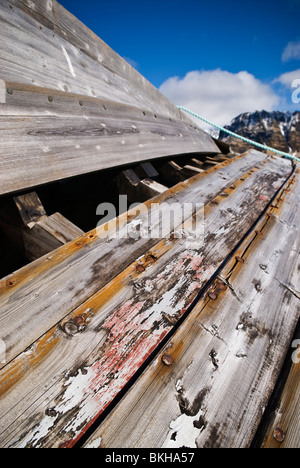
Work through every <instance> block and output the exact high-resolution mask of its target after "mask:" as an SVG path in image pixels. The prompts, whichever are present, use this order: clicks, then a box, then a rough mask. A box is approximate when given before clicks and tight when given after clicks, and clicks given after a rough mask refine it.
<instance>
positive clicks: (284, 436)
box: [261, 291, 300, 448]
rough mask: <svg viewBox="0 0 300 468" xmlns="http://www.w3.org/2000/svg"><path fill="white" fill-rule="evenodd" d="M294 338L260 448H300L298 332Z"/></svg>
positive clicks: (299, 345)
mask: <svg viewBox="0 0 300 468" xmlns="http://www.w3.org/2000/svg"><path fill="white" fill-rule="evenodd" d="M295 293H297V292H296V291H294V294H295ZM299 298H300V294H299ZM294 338H295V340H294V341H293V342H292V353H290V354H289V358H290V359H291V360H292V366H291V369H290V372H289V374H288V377H287V380H286V382H285V385H284V388H283V390H282V392H281V393H280V395H279V396H278V398H276V399H275V401H273V406H272V412H271V414H268V424H267V426H266V427H265V428H264V437H263V440H262V442H261V448H300V427H299V414H300V362H299V361H300V359H299V356H300V349H299V347H300V333H298V334H297V335H296V336H294ZM297 347H298V348H297Z"/></svg>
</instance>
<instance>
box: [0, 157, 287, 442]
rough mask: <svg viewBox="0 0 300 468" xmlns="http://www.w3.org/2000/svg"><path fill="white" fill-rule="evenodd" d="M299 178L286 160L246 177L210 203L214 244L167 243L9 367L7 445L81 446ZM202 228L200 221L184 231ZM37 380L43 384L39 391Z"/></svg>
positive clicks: (5, 379)
mask: <svg viewBox="0 0 300 468" xmlns="http://www.w3.org/2000/svg"><path fill="white" fill-rule="evenodd" d="M289 173H290V165H289V163H287V162H286V161H284V160H280V159H278V158H276V159H274V160H272V159H269V161H268V162H267V164H262V167H261V168H257V169H255V170H254V171H252V170H251V171H250V172H249V173H248V174H244V175H243V177H242V178H241V180H240V181H237V182H236V183H235V185H234V186H230V187H229V188H228V189H227V190H226V192H224V191H223V192H222V194H221V195H220V196H219V197H218V198H217V199H216V200H214V201H213V203H211V205H209V206H208V207H207V209H206V231H205V239H206V242H204V243H203V244H202V242H201V241H200V240H199V239H197V240H192V241H190V242H188V244H186V243H185V242H182V239H176V238H172V239H164V240H162V241H160V242H159V243H158V244H157V245H155V247H153V248H152V249H151V250H150V251H148V253H147V254H145V253H144V254H143V257H142V258H137V260H136V261H135V262H134V263H133V264H132V265H130V266H129V267H128V268H127V269H126V270H124V271H123V272H122V273H121V274H120V275H119V276H118V277H116V278H115V279H114V280H112V281H111V283H110V284H108V285H107V286H105V287H104V288H103V289H102V290H99V291H98V293H96V294H95V295H94V296H92V297H90V298H89V299H88V300H87V301H86V302H85V303H84V304H82V305H81V306H80V307H79V308H78V309H77V310H76V311H74V313H72V314H71V315H69V316H68V317H67V316H65V318H64V320H63V321H62V322H61V323H60V324H58V325H57V326H55V327H54V328H53V329H51V330H49V329H47V330H49V331H48V332H47V333H46V334H45V335H44V336H42V337H41V338H40V339H38V340H37V341H36V342H35V343H34V345H33V346H32V347H31V348H30V349H27V350H26V351H25V352H23V353H22V354H21V355H20V356H18V357H16V359H15V360H14V361H12V362H11V363H9V364H8V365H7V366H6V367H4V368H3V369H2V371H1V388H2V399H1V402H0V407H1V411H0V414H1V415H3V417H1V427H2V428H3V433H2V434H1V437H0V440H1V445H2V446H9V445H12V444H13V445H14V446H26V447H39V446H43V447H46V446H51V447H54V446H59V445H60V444H62V443H64V446H72V445H73V444H74V442H75V441H76V440H77V439H78V437H81V435H82V433H83V432H84V431H85V430H86V427H88V425H89V424H90V422H91V421H93V420H94V418H95V417H96V416H97V415H98V414H99V413H101V412H102V411H103V410H104V409H105V407H106V406H107V405H108V404H109V403H110V401H111V400H112V399H113V398H114V396H115V395H116V394H117V393H118V392H119V391H120V389H121V388H123V386H124V385H125V384H126V383H127V382H128V381H129V379H130V378H131V377H132V376H133V374H134V373H135V372H136V371H137V370H138V369H139V367H140V366H141V364H142V363H143V362H144V361H145V359H147V357H148V356H149V354H150V353H151V352H152V351H153V350H154V349H155V348H156V346H157V345H158V344H159V343H160V341H161V340H162V339H163V338H164V337H165V336H166V334H167V333H168V331H169V330H171V329H172V327H173V326H174V324H175V323H176V322H177V321H178V320H179V318H180V317H181V316H182V314H184V313H185V311H186V308H188V307H189V306H190V305H191V303H192V302H193V300H194V299H195V297H196V296H197V294H198V293H199V291H200V290H201V288H202V287H203V285H204V284H205V283H206V281H208V280H209V279H210V278H211V276H212V275H213V274H214V272H215V271H216V269H218V267H219V266H220V264H221V263H222V262H223V261H224V258H226V257H227V255H228V254H229V253H230V252H231V251H232V250H233V249H234V248H235V246H236V243H237V242H239V239H240V238H241V237H242V236H243V235H244V234H245V233H246V232H247V230H248V229H249V228H250V226H252V224H253V223H254V222H255V221H256V220H257V218H258V217H259V216H260V214H261V212H262V211H263V210H264V208H265V207H266V205H267V203H268V201H269V200H270V199H271V198H272V196H273V195H274V194H275V193H276V192H277V190H278V189H279V187H280V186H281V184H282V183H283V182H284V180H285V178H286V177H287V176H288V174H289ZM192 224H193V218H191V219H190V220H189V223H186V224H185V225H184V229H189V227H191V225H192ZM218 234H219V235H218ZM110 249H112V245H111V243H110ZM144 252H145V251H144ZM86 255H87V253H86ZM86 255H85V257H86ZM93 266H94V270H95V267H96V265H95V263H94V265H93ZM97 266H98V267H100V268H103V266H104V265H103V264H102V265H100V263H98V265H97ZM77 267H78V263H77ZM98 271H99V270H98ZM100 271H102V270H101V269H100ZM94 272H95V271H94ZM76 281H78V277H77V278H76ZM70 286H73V285H72V284H70V282H68V283H67V287H68V288H70ZM59 293H60V295H61V294H62V290H60V292H59ZM73 293H74V290H73ZM40 299H41V298H39V300H40ZM55 302H56V306H57V301H55ZM48 313H49V310H48ZM62 354H63V355H64V359H63V360H62V359H58V356H62ZM28 359H29V361H30V362H31V365H30V366H29V368H28V367H26V366H24V364H25V361H26V360H28ZM24 360H25V361H24ZM33 363H34V365H32V364H33ZM71 363H72V364H71ZM71 367H72V371H71V372H70V368H71ZM43 369H47V372H44V370H43ZM36 374H37V375H39V383H40V385H39V388H38V389H36V388H35V391H34V392H33V391H31V390H32V383H33V382H35V381H36V377H35V375H36ZM46 374H47V378H46ZM71 414H72V417H71V419H70V415H71Z"/></svg>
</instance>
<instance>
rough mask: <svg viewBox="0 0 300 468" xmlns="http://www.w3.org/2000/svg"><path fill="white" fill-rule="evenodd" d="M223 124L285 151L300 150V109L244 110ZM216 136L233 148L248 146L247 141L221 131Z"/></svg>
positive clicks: (246, 147) (254, 139)
mask: <svg viewBox="0 0 300 468" xmlns="http://www.w3.org/2000/svg"><path fill="white" fill-rule="evenodd" d="M225 128H226V129H228V130H231V131H232V132H234V133H237V134H239V135H241V136H244V137H246V138H248V139H250V140H253V141H256V142H258V143H261V144H264V145H267V146H270V147H272V148H276V149H278V150H280V151H284V152H286V153H294V152H300V111H295V112H281V111H273V112H267V111H256V112H246V113H244V114H240V115H239V116H237V117H236V118H235V119H233V120H232V122H231V123H230V125H227V126H225ZM219 139H220V140H222V141H224V142H226V143H228V144H230V146H231V149H232V151H234V152H238V153H240V152H243V151H246V150H247V149H249V145H248V144H247V143H244V142H243V141H242V140H238V139H236V138H233V137H231V136H229V135H228V134H226V133H224V132H220V135H219Z"/></svg>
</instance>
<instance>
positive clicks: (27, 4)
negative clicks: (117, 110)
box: [0, 0, 195, 127]
mask: <svg viewBox="0 0 300 468" xmlns="http://www.w3.org/2000/svg"><path fill="white" fill-rule="evenodd" d="M10 5H11V6H13V8H12V9H11V8H10ZM1 11H2V14H1V20H2V23H1V28H0V34H1V45H2V47H1V49H2V55H1V58H0V63H1V67H0V68H1V74H2V76H1V77H0V78H3V79H8V80H11V81H14V80H15V77H16V76H19V77H20V78H21V80H20V81H22V82H23V83H29V84H32V83H33V82H34V84H37V85H38V86H43V87H49V88H53V89H59V90H62V91H65V90H66V89H67V90H69V91H72V92H75V93H79V94H86V95H89V96H92V97H95V96H98V97H105V98H108V97H109V99H111V97H110V96H112V93H113V94H114V95H117V96H118V97H119V99H114V100H118V101H119V102H125V103H128V104H130V105H131V104H132V105H140V106H141V107H142V108H148V109H149V110H150V109H151V110H152V111H153V112H159V113H163V114H165V115H168V116H170V117H174V118H179V119H181V120H185V121H186V122H189V123H190V124H191V125H193V127H195V124H194V123H193V122H192V121H191V120H190V119H189V118H188V117H187V116H186V115H185V113H183V112H181V111H179V110H178V109H177V108H176V107H175V106H174V105H173V104H172V103H171V102H170V101H169V100H168V99H167V98H166V97H165V96H163V95H162V94H161V93H160V92H159V91H158V90H157V89H156V88H154V87H153V85H151V84H150V83H149V82H148V81H147V80H146V79H145V78H144V77H143V76H141V75H140V74H139V73H138V72H137V71H136V70H135V69H134V68H133V67H131V65H129V64H128V63H127V62H126V61H125V60H124V59H123V58H121V57H120V56H119V55H118V54H117V53H116V52H114V51H113V50H112V49H111V48H110V47H109V46H108V45H107V44H105V43H104V42H103V41H102V40H101V39H100V38H99V37H97V36H96V35H95V34H94V33H93V32H92V31H90V30H89V29H88V28H87V27H86V26H85V25H84V24H82V23H81V22H80V21H79V20H77V19H76V18H75V17H74V16H73V15H72V14H71V13H69V12H68V11H67V10H65V9H64V8H63V7H62V6H61V5H60V4H59V3H58V2H56V0H48V1H45V0H35V1H34V2H32V1H31V0H12V1H8V0H3V1H2V2H1ZM11 25H13V27H11ZM63 48H64V50H63ZM69 62H70V65H69ZM73 75H76V76H73ZM32 80H33V81H32Z"/></svg>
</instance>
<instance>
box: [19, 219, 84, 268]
mask: <svg viewBox="0 0 300 468" xmlns="http://www.w3.org/2000/svg"><path fill="white" fill-rule="evenodd" d="M83 234H84V232H83V231H82V229H80V228H79V227H77V226H75V224H73V223H72V222H71V221H69V220H68V219H67V218H65V217H64V216H62V215H61V214H60V213H54V214H53V215H51V216H43V217H42V218H40V219H39V220H38V221H37V222H35V223H31V225H29V226H27V227H24V229H23V230H22V240H23V246H24V251H25V255H26V257H27V258H28V259H29V260H31V261H33V260H36V259H38V258H40V257H42V256H43V255H46V254H48V253H50V252H52V251H53V250H56V249H58V248H59V247H61V246H62V245H65V244H67V243H68V242H71V241H72V240H74V239H77V238H78V237H81V236H83Z"/></svg>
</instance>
